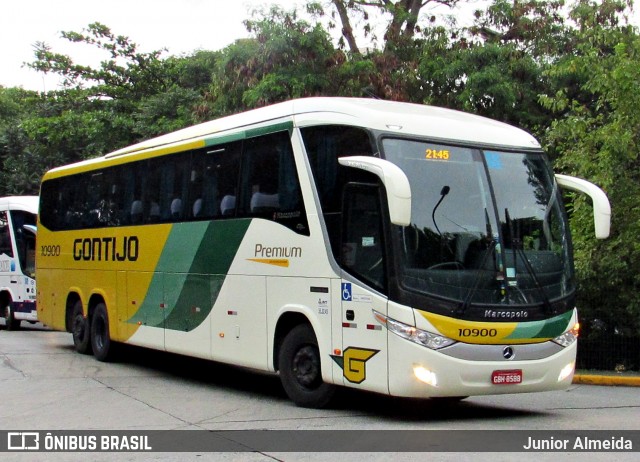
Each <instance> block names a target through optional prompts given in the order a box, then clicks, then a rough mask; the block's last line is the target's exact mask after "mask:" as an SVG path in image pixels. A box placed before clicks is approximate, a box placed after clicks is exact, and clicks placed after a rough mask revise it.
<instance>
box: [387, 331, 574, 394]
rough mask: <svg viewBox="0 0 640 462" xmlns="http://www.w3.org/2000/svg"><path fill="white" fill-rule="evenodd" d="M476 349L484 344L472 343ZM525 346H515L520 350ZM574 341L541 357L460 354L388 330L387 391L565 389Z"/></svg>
mask: <svg viewBox="0 0 640 462" xmlns="http://www.w3.org/2000/svg"><path fill="white" fill-rule="evenodd" d="M474 347H475V348H478V349H481V348H483V345H477V346H474ZM526 347H527V346H526V345H517V346H516V348H517V349H520V350H522V348H526ZM576 351H577V342H574V343H573V344H571V345H569V346H568V347H566V348H562V349H560V350H559V351H557V352H556V353H555V354H552V355H550V356H547V357H543V358H541V359H534V360H521V361H518V360H517V355H516V356H515V357H514V358H513V360H507V359H505V360H503V361H483V360H469V359H460V358H456V357H452V356H448V355H445V354H443V353H441V352H438V351H437V350H436V351H434V350H429V349H427V348H425V347H422V346H420V345H416V344H414V343H412V342H408V341H406V340H404V339H401V338H399V337H398V336H396V335H393V334H390V335H389V352H390V358H396V359H395V360H390V361H389V393H390V394H391V395H393V396H403V397H413V398H431V397H453V396H456V397H458V396H474V395H497V394H507V393H529V392H538V391H550V390H564V389H567V388H568V387H569V386H570V385H571V382H572V379H573V374H574V369H575V358H576Z"/></svg>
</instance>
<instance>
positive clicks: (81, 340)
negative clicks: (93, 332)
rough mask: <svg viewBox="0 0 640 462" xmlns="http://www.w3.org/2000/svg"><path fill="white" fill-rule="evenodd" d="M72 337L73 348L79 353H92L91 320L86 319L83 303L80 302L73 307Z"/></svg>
mask: <svg viewBox="0 0 640 462" xmlns="http://www.w3.org/2000/svg"><path fill="white" fill-rule="evenodd" d="M71 335H72V336H73V346H74V348H75V349H76V351H77V352H78V353H82V354H87V353H91V343H90V342H89V338H90V326H89V320H88V318H85V317H84V313H83V311H82V302H81V301H80V300H78V301H77V302H76V304H75V305H74V306H73V314H72V315H71Z"/></svg>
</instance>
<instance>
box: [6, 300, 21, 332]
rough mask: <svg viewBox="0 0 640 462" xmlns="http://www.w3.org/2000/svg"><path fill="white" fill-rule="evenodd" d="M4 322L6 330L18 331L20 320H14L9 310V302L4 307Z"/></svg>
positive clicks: (11, 311)
mask: <svg viewBox="0 0 640 462" xmlns="http://www.w3.org/2000/svg"><path fill="white" fill-rule="evenodd" d="M4 322H5V326H6V328H7V330H18V329H19V328H20V320H19V319H16V318H15V316H14V314H13V310H12V309H11V302H7V304H6V305H5V306H4Z"/></svg>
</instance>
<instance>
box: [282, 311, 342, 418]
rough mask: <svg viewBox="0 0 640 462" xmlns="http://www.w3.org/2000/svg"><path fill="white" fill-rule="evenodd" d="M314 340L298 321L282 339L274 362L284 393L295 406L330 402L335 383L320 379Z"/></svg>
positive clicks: (315, 406)
mask: <svg viewBox="0 0 640 462" xmlns="http://www.w3.org/2000/svg"><path fill="white" fill-rule="evenodd" d="M320 364H321V361H320V350H319V349H318V341H317V340H316V336H315V334H314V333H313V330H312V329H311V327H309V326H308V325H306V324H299V325H297V326H296V327H294V328H293V329H291V331H290V332H289V333H288V334H287V336H286V337H285V338H284V340H283V342H282V346H281V348H280V354H279V356H278V365H279V369H280V381H281V382H282V386H283V388H284V390H285V392H286V393H287V396H289V398H290V399H291V400H292V401H293V402H294V403H295V404H296V405H298V406H301V407H308V408H316V409H318V408H323V407H325V406H326V405H327V404H329V402H330V401H331V398H332V397H333V394H334V393H335V386H333V385H331V384H328V383H324V382H323V381H322V370H321V366H320Z"/></svg>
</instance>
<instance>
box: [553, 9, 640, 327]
mask: <svg viewBox="0 0 640 462" xmlns="http://www.w3.org/2000/svg"><path fill="white" fill-rule="evenodd" d="M629 5H630V4H629V3H627V2H624V1H617V0H605V1H603V2H600V3H596V2H592V1H588V0H580V1H578V2H576V4H575V5H574V7H573V9H572V11H571V18H572V19H573V20H574V21H575V24H576V27H575V29H574V30H573V31H572V49H573V52H572V53H571V54H567V55H565V56H564V57H562V58H561V59H560V60H558V62H557V63H556V64H555V65H554V66H553V67H552V68H551V69H550V70H549V71H548V74H549V76H550V78H553V79H554V80H555V81H556V82H557V83H558V85H559V86H558V88H557V90H556V92H555V93H553V94H550V95H545V96H543V97H542V98H541V100H542V102H543V103H544V104H545V106H547V107H548V108H550V109H552V110H554V111H555V112H556V113H557V114H559V116H558V117H557V118H556V120H555V121H554V122H553V123H552V124H551V126H550V129H549V130H548V132H547V135H546V137H545V142H546V144H547V145H548V146H549V148H550V149H551V150H552V151H554V152H555V154H556V156H557V161H556V165H557V167H558V168H559V169H560V170H561V171H563V172H567V173H569V174H574V175H576V176H580V177H583V178H589V179H590V180H592V181H594V182H595V183H597V184H599V185H600V186H601V187H602V188H604V189H605V191H606V192H607V194H608V196H609V199H610V201H611V203H612V209H613V213H612V236H611V238H610V239H609V240H607V241H604V242H598V241H596V240H595V239H594V238H593V237H592V231H591V230H592V219H591V207H590V206H589V204H588V203H586V201H585V199H584V198H582V197H576V198H574V199H573V200H572V202H571V203H570V212H571V224H572V228H573V230H574V248H575V255H576V270H577V274H578V280H579V283H580V292H579V294H580V298H579V302H580V307H581V310H582V311H581V313H582V316H583V317H584V318H585V319H586V321H587V322H585V323H584V325H585V332H586V333H587V334H589V333H590V332H591V333H593V332H594V329H596V327H597V326H604V328H605V329H606V330H607V331H608V332H610V333H614V332H615V333H618V334H622V333H626V334H627V335H629V334H632V333H633V334H635V335H638V334H640V299H638V291H639V290H640V276H639V274H640V245H639V244H638V242H640V208H638V202H639V200H640V160H639V155H640V140H639V139H638V133H640V112H638V110H637V108H638V107H639V105H640V37H639V36H638V33H637V29H635V28H633V27H631V26H628V25H626V23H625V21H624V19H623V13H624V12H625V11H626V8H628V7H629ZM596 330H597V329H596Z"/></svg>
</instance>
